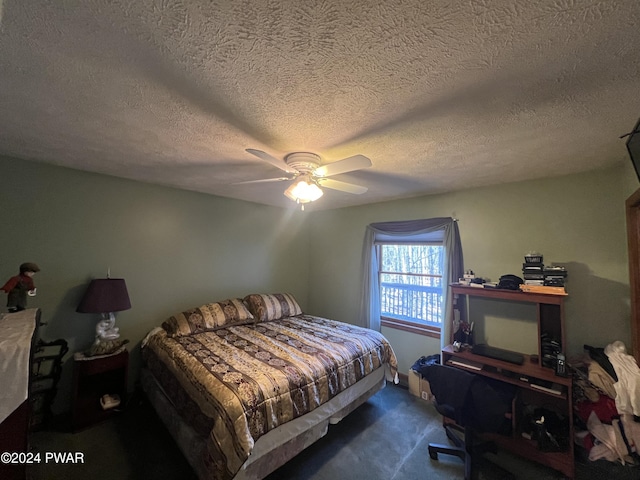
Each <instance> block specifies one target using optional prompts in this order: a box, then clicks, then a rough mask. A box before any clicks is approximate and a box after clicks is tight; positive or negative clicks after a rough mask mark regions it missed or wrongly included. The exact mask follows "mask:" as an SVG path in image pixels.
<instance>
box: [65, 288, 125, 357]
mask: <svg viewBox="0 0 640 480" xmlns="http://www.w3.org/2000/svg"><path fill="white" fill-rule="evenodd" d="M130 308H131V301H130V300H129V293H128V292H127V285H126V283H125V282H124V279H123V278H97V279H95V280H91V283H90V284H89V286H88V287H87V291H86V292H85V293H84V296H83V297H82V300H81V301H80V305H78V308H77V309H76V312H80V313H99V314H101V315H102V319H101V320H100V321H99V322H98V325H96V341H95V343H94V347H98V346H100V344H105V345H104V346H106V344H113V341H114V340H117V339H118V338H119V337H120V333H118V328H117V327H116V326H115V325H116V316H115V313H114V312H120V311H122V310H128V309H130Z"/></svg>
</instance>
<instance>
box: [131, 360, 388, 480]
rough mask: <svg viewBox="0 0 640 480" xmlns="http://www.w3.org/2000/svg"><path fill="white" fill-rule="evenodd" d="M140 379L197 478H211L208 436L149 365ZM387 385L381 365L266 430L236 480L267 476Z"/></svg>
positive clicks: (254, 479) (256, 478) (250, 479)
mask: <svg viewBox="0 0 640 480" xmlns="http://www.w3.org/2000/svg"><path fill="white" fill-rule="evenodd" d="M141 382H142V388H143V390H144V391H145V393H146V394H147V398H148V399H149V401H150V402H151V404H152V405H153V407H154V408H155V410H156V412H157V413H158V416H159V417H160V418H161V419H162V421H163V423H164V424H165V426H166V427H167V429H168V430H169V432H170V433H171V435H172V436H173V438H174V440H175V441H176V443H177V444H178V446H179V448H180V450H181V451H182V453H183V455H184V456H185V458H186V459H187V461H188V462H189V464H190V465H191V466H192V467H193V469H194V470H195V472H196V474H197V475H198V478H200V479H201V480H209V479H208V477H207V473H206V472H207V471H206V469H205V467H204V465H203V462H202V458H203V457H204V452H203V451H204V448H205V444H206V438H204V437H203V436H201V435H198V434H197V433H196V432H195V431H194V430H193V429H192V428H191V427H190V426H189V425H188V424H187V423H186V422H184V421H183V420H182V419H181V417H180V415H179V414H178V412H177V411H176V409H175V408H174V406H173V404H172V403H171V400H170V399H169V398H168V397H167V395H165V393H164V390H163V389H162V387H161V386H160V385H159V383H158V382H157V381H156V380H155V378H154V377H153V375H152V374H151V373H150V372H149V371H148V370H147V369H146V368H143V369H142V372H141ZM385 385H386V380H385V367H384V366H382V367H380V368H378V369H377V370H375V371H373V372H372V373H371V374H369V375H367V376H366V377H364V378H362V379H361V380H360V381H358V382H357V383H355V384H354V385H352V386H351V387H349V388H348V389H346V390H345V391H343V392H341V393H339V394H338V395H336V396H335V397H334V398H332V399H331V400H330V401H328V402H326V403H324V404H322V405H321V406H319V407H318V408H316V409H314V410H312V411H311V412H309V413H307V414H305V415H303V416H301V417H299V418H296V419H294V420H291V421H290V422H287V423H285V424H283V425H280V426H279V427H277V428H275V429H273V430H271V431H269V432H267V433H266V434H265V435H263V436H261V437H260V438H259V439H258V440H257V441H256V443H255V445H254V448H253V450H252V452H251V455H250V456H249V458H248V459H247V461H246V462H245V463H244V464H243V465H242V467H241V468H240V471H239V472H238V473H237V474H236V476H235V477H234V480H259V479H262V478H264V477H266V476H267V475H268V474H269V473H271V472H273V471H275V470H276V469H277V468H279V467H281V466H282V465H284V464H285V463H286V462H288V461H289V460H291V459H292V458H293V457H295V456H296V455H297V454H298V453H300V452H301V451H302V450H304V449H305V448H307V447H308V446H309V445H311V444H313V443H314V442H316V441H317V440H319V439H320V438H322V437H323V436H324V435H326V433H327V430H328V426H329V424H336V423H338V422H339V421H340V420H342V419H343V418H344V417H345V416H347V415H348V414H349V413H351V412H352V411H353V410H355V409H356V408H357V407H358V406H360V405H362V404H363V403H364V402H366V401H367V400H368V399H369V398H370V397H371V396H372V395H374V394H375V393H377V392H378V391H379V390H381V389H383V388H384V387H385Z"/></svg>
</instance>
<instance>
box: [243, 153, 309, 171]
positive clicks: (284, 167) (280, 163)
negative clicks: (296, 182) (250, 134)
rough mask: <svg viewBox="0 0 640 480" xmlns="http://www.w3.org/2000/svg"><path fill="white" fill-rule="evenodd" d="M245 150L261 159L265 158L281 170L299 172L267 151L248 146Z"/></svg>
mask: <svg viewBox="0 0 640 480" xmlns="http://www.w3.org/2000/svg"><path fill="white" fill-rule="evenodd" d="M245 151H246V152H247V153H250V154H251V155H255V156H256V157H258V158H259V159H260V160H264V161H265V162H269V163H270V164H271V165H273V166H274V167H278V168H279V169H280V170H284V171H285V172H287V173H298V171H297V170H296V169H295V168H293V167H290V166H289V165H287V164H286V163H285V162H284V161H282V160H278V159H277V158H275V157H273V156H272V155H269V154H268V153H267V152H263V151H262V150H255V149H253V148H247V149H246V150H245Z"/></svg>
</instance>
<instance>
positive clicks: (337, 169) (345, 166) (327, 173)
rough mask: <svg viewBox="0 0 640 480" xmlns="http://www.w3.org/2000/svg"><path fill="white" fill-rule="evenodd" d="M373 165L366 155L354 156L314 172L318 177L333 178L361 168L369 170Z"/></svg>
mask: <svg viewBox="0 0 640 480" xmlns="http://www.w3.org/2000/svg"><path fill="white" fill-rule="evenodd" d="M371 165H372V163H371V160H369V158H367V157H365V156H364V155H354V156H353V157H347V158H343V159H342V160H338V161H337V162H333V163H328V164H327V165H322V166H321V167H318V168H316V169H315V170H314V171H313V174H314V175H316V176H318V177H331V176H332V175H338V174H339V173H347V172H352V171H354V170H360V169H361V168H369V167H370V166H371Z"/></svg>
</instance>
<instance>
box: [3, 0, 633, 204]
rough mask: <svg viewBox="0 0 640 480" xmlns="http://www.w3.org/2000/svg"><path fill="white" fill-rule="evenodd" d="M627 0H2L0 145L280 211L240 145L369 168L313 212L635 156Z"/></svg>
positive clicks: (262, 170)
mask: <svg viewBox="0 0 640 480" xmlns="http://www.w3.org/2000/svg"><path fill="white" fill-rule="evenodd" d="M638 25H640V5H639V4H638V1H637V0H620V1H615V0H603V1H595V0H592V1H590V0H549V1H531V0H502V1H489V0H485V1H481V0H478V1H471V0H468V1H456V0H453V1H451V0H433V1H426V0H389V1H374V0H348V1H347V0H281V1H275V0H244V1H231V0H214V1H204V0H202V1H195V0H184V1H181V2H173V1H169V0H119V1H116V0H113V1H107V0H101V1H96V0H93V1H88V0H85V1H77V2H72V1H68V2H67V1H65V2H47V1H44V0H0V154H4V155H8V156H12V157H17V158H24V159H29V160H38V161H42V162H48V163H53V164H56V165H63V166H67V167H72V168H78V169H83V170H89V171H95V172H100V173H105V174H110V175H115V176H119V177H125V178H130V179H136V180H142V181H147V182H152V183H157V184H162V185H171V186H175V187H178V188H184V189H188V190H195V191H201V192H207V193H212V194H216V195H222V196H226V197H232V198H238V199H243V200H249V201H253V202H260V203H265V204H270V205H278V206H283V207H288V206H295V205H294V204H293V202H291V201H290V200H288V199H287V198H286V197H284V195H283V194H282V192H283V191H284V189H285V188H286V187H287V184H286V183H284V182H282V183H262V184H252V185H230V184H232V183H234V182H239V181H245V180H256V179H261V178H270V177H278V176H281V175H282V173H283V172H281V171H280V170H278V169H277V168H275V167H274V166H272V165H270V164H269V163H266V162H264V161H261V160H259V159H258V158H256V157H254V156H252V155H250V154H248V153H246V152H245V149H247V148H255V149H260V150H264V151H266V152H268V153H270V154H272V155H274V156H276V157H278V158H283V157H284V156H285V155H286V154H287V153H289V152H293V151H311V152H315V153H318V154H320V155H321V156H322V158H323V162H325V163H329V162H332V161H336V160H339V159H341V158H344V157H347V156H350V155H354V154H363V155H366V156H368V157H369V158H370V159H371V161H372V162H373V167H372V168H369V169H367V170H361V171H357V172H352V173H348V174H342V175H338V176H336V177H333V178H335V179H337V180H341V181H347V182H351V183H357V184H361V185H364V186H367V187H369V191H368V192H367V193H365V194H363V195H349V194H347V193H342V192H336V191H330V190H327V191H326V193H325V195H324V197H322V198H321V199H320V200H319V201H317V202H315V204H313V205H312V206H311V207H310V208H315V209H327V208H336V207H342V206H349V205H359V204H365V203H372V202H379V201H384V200H390V199H395V198H404V197H409V196H416V195H422V194H429V193H438V192H444V191H451V190H457V189H462V188H467V187H472V186H482V185H492V184H497V183H501V182H510V181H517V180H525V179H531V178H540V177H549V176H555V175H563V174H569V173H574V172H580V171H585V170H593V169H598V168H604V167H607V166H612V165H614V164H616V163H619V162H622V161H628V159H627V157H626V150H625V147H624V141H623V140H620V139H619V138H618V137H619V136H620V135H622V134H624V133H626V132H628V131H629V130H631V129H632V128H633V125H634V124H635V122H636V120H637V119H638V116H640V88H639V87H640V28H638Z"/></svg>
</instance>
